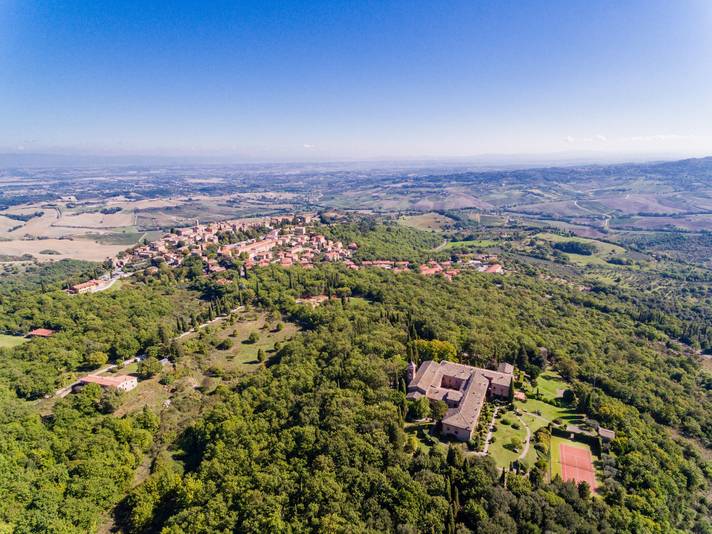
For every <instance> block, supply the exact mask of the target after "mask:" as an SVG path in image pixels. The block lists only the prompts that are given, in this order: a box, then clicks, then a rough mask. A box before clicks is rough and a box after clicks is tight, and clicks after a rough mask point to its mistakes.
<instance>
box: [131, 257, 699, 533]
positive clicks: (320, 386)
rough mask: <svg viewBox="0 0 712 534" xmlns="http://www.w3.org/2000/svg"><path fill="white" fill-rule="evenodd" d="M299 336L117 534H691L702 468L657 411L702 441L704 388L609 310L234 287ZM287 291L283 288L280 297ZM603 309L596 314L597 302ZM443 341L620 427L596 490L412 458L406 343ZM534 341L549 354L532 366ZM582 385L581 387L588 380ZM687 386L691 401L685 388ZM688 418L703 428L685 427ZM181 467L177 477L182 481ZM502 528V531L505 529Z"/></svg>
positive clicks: (564, 293)
mask: <svg viewBox="0 0 712 534" xmlns="http://www.w3.org/2000/svg"><path fill="white" fill-rule="evenodd" d="M315 279H317V280H319V279H320V280H322V283H323V284H324V286H327V291H328V287H332V288H336V287H343V286H345V287H349V288H350V289H351V292H352V294H353V295H359V296H362V297H364V298H366V299H367V300H368V301H369V302H370V303H369V304H365V305H364V304H352V303H350V302H349V300H348V299H345V300H343V303H342V301H341V300H338V301H333V302H332V303H331V304H329V305H327V306H324V307H321V308H317V309H315V310H312V309H310V308H305V307H303V306H296V305H294V304H293V303H292V302H293V301H292V298H293V297H294V296H296V295H299V294H300V293H301V292H302V287H301V284H304V287H313V286H314V285H315V282H314V280H315ZM246 284H247V285H248V286H251V287H259V297H255V298H256V300H257V301H258V302H260V303H261V304H262V305H264V306H267V307H278V308H280V309H281V310H282V311H283V312H284V313H287V314H289V315H290V316H292V317H293V318H294V319H295V320H297V321H299V322H300V323H301V324H302V325H304V326H305V328H306V329H307V333H305V334H304V335H303V336H300V337H299V338H297V339H295V340H294V341H293V342H291V343H288V344H286V345H285V346H283V347H282V348H281V350H280V351H279V353H278V354H277V355H276V356H275V357H274V358H273V359H272V360H271V361H270V365H269V367H268V368H267V369H264V370H263V371H261V372H259V373H257V374H256V375H254V376H252V377H250V378H247V379H244V380H241V381H240V382H239V384H238V385H237V386H236V387H235V388H234V389H232V388H219V389H218V390H216V391H215V393H214V395H216V396H218V397H219V399H220V402H219V404H218V406H217V407H216V408H215V409H214V411H212V412H211V413H210V414H209V415H207V416H206V417H205V418H204V419H202V420H200V421H199V422H198V423H197V424H196V425H195V426H194V427H193V428H191V429H190V430H189V431H188V433H187V434H186V436H185V439H184V440H183V441H182V444H181V446H180V447H179V448H178V449H177V450H176V451H175V453H176V454H175V455H176V456H177V457H178V458H182V459H183V460H182V461H180V462H177V463H175V462H171V463H167V464H165V463H164V464H162V465H161V466H159V468H158V469H157V470H156V472H155V473H154V474H153V475H152V477H151V479H149V481H148V482H147V483H145V484H144V485H143V486H141V487H139V488H138V489H137V490H136V491H135V492H133V493H132V495H131V496H130V497H129V499H128V502H127V509H128V512H127V515H126V517H125V521H126V523H127V525H128V526H129V530H131V531H135V532H141V531H145V530H147V529H148V530H152V529H159V528H168V530H169V531H176V532H178V531H183V530H197V531H205V532H209V531H221V530H232V529H236V530H239V531H246V532H264V531H288V530H290V529H292V530H293V531H304V530H314V531H320V532H333V531H354V532H363V531H373V532H383V531H396V530H397V531H400V532H411V531H412V532H420V531H424V532H429V531H431V530H432V531H435V532H441V531H448V532H454V531H455V530H456V529H458V528H459V529H460V531H463V532H464V531H466V530H465V529H466V528H469V529H471V530H473V531H478V532H500V531H501V532H512V531H514V529H515V528H519V529H521V531H522V532H540V531H542V532H543V531H553V532H572V531H579V532H600V531H609V532H621V531H637V532H643V531H646V532H655V531H657V532H670V531H673V530H675V529H680V530H692V529H693V528H697V529H698V530H699V529H702V530H704V529H705V528H707V527H708V526H709V525H708V523H707V519H705V518H706V516H707V514H708V513H709V510H708V509H707V507H706V505H704V504H700V503H699V502H698V500H697V498H696V497H695V495H696V494H697V493H698V492H700V491H702V490H703V488H704V487H705V486H706V484H707V481H706V478H705V477H706V476H709V475H710V474H712V473H710V466H709V464H707V463H705V462H704V460H703V459H702V458H701V457H700V456H699V455H697V454H696V453H695V452H694V449H690V448H686V447H683V446H681V445H680V444H679V443H675V442H674V440H673V439H672V438H671V435H670V433H669V431H668V430H666V429H665V428H664V427H662V426H659V425H658V424H657V423H655V422H654V421H653V420H654V419H657V420H660V421H663V422H669V423H671V424H674V425H676V426H677V425H681V427H682V431H683V432H687V433H688V434H689V435H691V436H694V437H697V438H699V439H700V440H704V441H706V442H708V440H709V438H710V419H709V414H710V398H709V392H708V391H706V390H705V389H704V388H702V387H700V385H699V384H698V381H699V373H700V371H699V368H698V367H697V364H696V363H695V362H694V361H692V360H691V359H689V358H688V357H685V356H682V355H680V354H677V353H666V352H665V351H664V350H661V348H660V347H659V346H658V345H657V344H656V343H654V342H651V341H650V340H648V338H647V337H646V336H641V335H640V334H641V333H642V332H639V331H637V329H639V328H641V325H639V324H636V322H635V321H634V320H632V319H631V318H630V317H629V316H627V315H626V314H625V313H616V311H615V302H613V301H606V300H605V299H602V298H599V297H596V296H589V295H586V296H580V295H577V294H575V293H574V291H573V290H568V289H561V288H559V287H551V286H547V285H545V284H542V283H540V282H534V281H532V280H529V279H527V278H525V277H509V278H506V279H505V280H503V281H501V282H499V283H496V282H494V281H493V280H492V279H491V278H487V277H486V276H485V275H480V274H472V275H468V276H462V277H460V278H457V279H456V281H454V282H452V283H448V282H446V281H444V280H437V279H423V278H421V277H418V276H416V275H393V274H390V273H387V272H383V271H363V272H355V273H354V272H345V271H339V270H337V269H328V270H326V271H320V272H316V273H314V272H312V273H309V272H297V274H296V275H292V276H287V274H286V273H285V272H284V271H282V270H279V269H276V268H270V269H267V270H264V271H260V272H259V274H258V275H257V276H253V277H251V278H250V280H248V281H247V282H246ZM290 285H291V287H292V289H290ZM603 308H606V310H605V311H603ZM414 337H417V338H423V339H441V340H448V341H451V342H452V343H454V344H455V345H456V346H457V347H458V349H459V351H461V358H462V360H463V361H465V362H470V363H478V364H486V363H492V362H496V361H512V362H515V363H517V364H518V365H523V366H526V367H528V369H529V370H530V372H533V373H537V372H539V371H538V370H540V369H541V368H543V367H547V366H553V367H555V368H558V369H560V370H561V372H562V373H564V374H565V375H566V376H567V377H568V378H569V379H570V380H571V381H572V382H573V384H575V385H576V389H577V391H578V392H579V395H580V396H581V398H582V399H583V398H585V399H586V400H585V402H582V404H585V405H586V409H587V410H588V411H589V415H590V416H591V417H595V418H597V419H598V420H600V421H601V422H602V423H603V424H605V425H607V426H610V427H612V428H614V429H615V430H616V432H617V433H618V436H619V437H618V438H617V440H616V442H615V446H614V448H615V466H611V469H610V470H609V471H608V473H609V476H608V477H607V478H606V479H605V481H604V487H603V488H602V489H601V491H600V494H601V496H602V498H601V499H599V498H590V497H588V496H584V498H582V496H581V495H580V494H579V493H578V490H577V489H576V488H575V486H573V485H572V484H562V483H560V482H554V483H553V484H548V483H546V482H545V481H544V479H545V472H544V470H543V467H542V466H531V470H530V471H529V472H526V473H524V474H521V473H520V474H510V476H509V478H508V479H507V482H506V484H503V483H502V482H501V481H500V479H499V478H500V477H499V475H498V473H497V471H496V470H495V469H494V466H493V465H492V464H491V463H490V462H489V461H488V460H487V459H480V458H475V457H472V456H467V457H462V456H461V452H460V451H459V450H458V451H457V452H456V451H455V450H452V451H450V452H449V453H448V452H447V451H446V450H439V449H437V448H432V449H429V450H428V449H424V448H422V447H417V450H413V448H412V446H411V445H410V444H409V441H408V440H407V439H406V435H405V434H404V432H403V427H402V419H403V416H404V413H405V409H406V406H405V399H404V395H403V392H402V391H399V388H398V383H399V381H400V379H401V377H402V376H403V369H404V367H405V361H406V360H405V359H406V356H407V355H408V354H409V349H408V342H409V340H410V339H412V338H414ZM539 347H545V348H547V349H548V353H549V357H548V358H543V359H542V358H541V357H538V356H537V355H538V354H540V351H539V350H538V349H539ZM594 380H596V386H597V388H600V389H596V390H595V392H592V390H591V388H590V384H591V383H592V382H593V381H594ZM689 392H692V394H688V393H689ZM690 418H692V419H694V420H696V421H699V425H700V426H699V428H697V427H695V426H694V425H692V424H689V421H688V419H690ZM181 473H183V474H182V475H181ZM515 525H516V527H515Z"/></svg>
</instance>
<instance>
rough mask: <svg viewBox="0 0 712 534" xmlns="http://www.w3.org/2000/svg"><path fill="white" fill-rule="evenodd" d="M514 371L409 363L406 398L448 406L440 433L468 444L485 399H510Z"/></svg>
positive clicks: (508, 367)
mask: <svg viewBox="0 0 712 534" xmlns="http://www.w3.org/2000/svg"><path fill="white" fill-rule="evenodd" d="M513 373H514V367H513V366H512V365H510V364H508V363H500V364H499V367H498V369H497V371H492V370H489V369H481V368H479V367H471V366H469V365H462V364H459V363H453V362H448V361H441V362H434V361H426V362H423V363H422V365H421V366H420V368H419V369H418V370H417V372H416V369H415V364H414V363H413V362H411V363H410V367H409V368H408V378H409V380H410V383H409V384H408V395H407V398H408V399H410V400H417V399H419V398H421V397H427V398H428V399H430V400H433V401H435V400H441V401H444V402H445V403H446V404H447V405H448V411H447V414H446V415H445V417H444V418H443V420H442V433H443V434H446V435H450V436H453V437H455V438H457V439H459V440H461V441H468V440H470V439H471V438H472V434H473V432H474V431H475V429H476V428H477V420H478V419H479V417H480V411H481V410H482V406H483V404H484V402H485V398H487V397H488V396H489V397H499V398H504V399H510V398H511V395H512V378H513V376H512V375H513Z"/></svg>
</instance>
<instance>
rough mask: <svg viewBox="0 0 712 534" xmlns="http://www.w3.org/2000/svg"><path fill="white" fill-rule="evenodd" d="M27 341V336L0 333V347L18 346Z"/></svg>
mask: <svg viewBox="0 0 712 534" xmlns="http://www.w3.org/2000/svg"><path fill="white" fill-rule="evenodd" d="M26 341H27V338H26V337H22V336H8V335H6V334H0V349H5V348H12V347H17V346H18V345H22V344H23V343H24V342H26Z"/></svg>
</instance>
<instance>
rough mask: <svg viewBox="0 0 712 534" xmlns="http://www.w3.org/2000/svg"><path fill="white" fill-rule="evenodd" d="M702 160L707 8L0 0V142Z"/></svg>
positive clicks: (264, 153)
mask: <svg viewBox="0 0 712 534" xmlns="http://www.w3.org/2000/svg"><path fill="white" fill-rule="evenodd" d="M21 150H24V151H32V152H43V151H55V152H57V151H60V152H61V151H79V152H86V153H141V154H220V155H229V156H231V157H232V156H234V158H235V160H255V159H257V160H284V159H294V160H300V159H314V160H320V159H323V160H328V159H340V158H353V159H362V158H364V159H366V158H428V157H443V158H449V157H467V156H476V155H480V154H494V153H499V154H521V153H526V154H536V153H557V152H569V151H589V150H591V151H606V152H612V153H613V152H618V153H643V152H645V153H647V152H650V153H651V154H653V153H660V154H662V153H666V154H670V153H675V154H678V153H679V154H681V155H682V154H705V153H706V154H712V1H710V0H639V1H638V0H616V1H606V0H585V1H577V0H565V1H556V0H550V1H539V2H535V1H524V0H521V1H513V2H508V1H506V0H493V1H477V0H466V1H461V2H460V1H444V2H437V1H432V0H427V1H418V0H407V1H397V2H396V1H393V2H390V1H387V0H377V1H373V2H366V1H358V0H352V1H345V2H340V1H334V0H332V1H321V0H311V1H304V2H290V1H288V0H282V1H279V2H268V1H255V2H248V1H238V0H233V1H229V2H221V1H217V0H201V1H195V2H183V1H180V0H166V1H163V2H158V1H150V0H141V1H129V0H121V1H109V0H105V1H104V0H86V1H71V0H63V1H52V0H0V151H6V152H7V151H13V152H14V151H21Z"/></svg>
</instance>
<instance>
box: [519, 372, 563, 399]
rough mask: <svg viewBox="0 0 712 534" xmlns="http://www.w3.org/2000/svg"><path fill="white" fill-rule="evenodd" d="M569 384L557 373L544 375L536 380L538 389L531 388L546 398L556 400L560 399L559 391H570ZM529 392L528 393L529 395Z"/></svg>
mask: <svg viewBox="0 0 712 534" xmlns="http://www.w3.org/2000/svg"><path fill="white" fill-rule="evenodd" d="M568 387H569V386H568V384H567V383H566V382H565V381H564V380H563V379H562V378H561V377H560V376H559V375H557V374H556V373H542V374H541V375H540V376H539V378H537V380H536V387H535V388H530V391H536V390H539V393H541V394H542V395H543V396H544V397H545V398H547V399H555V398H557V397H560V396H561V395H559V393H558V392H559V390H562V391H563V390H565V389H568ZM528 393H529V391H527V394H528Z"/></svg>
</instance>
